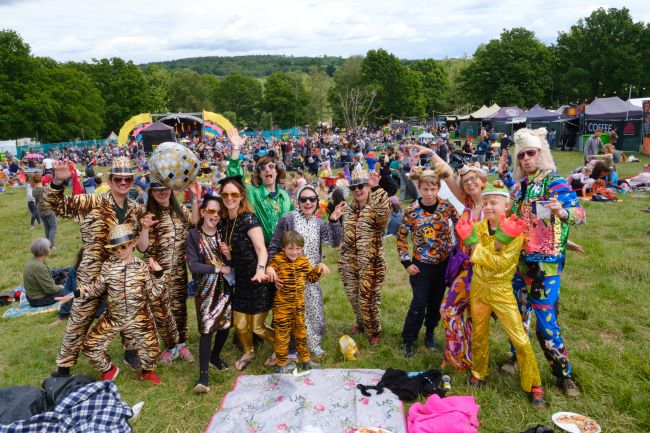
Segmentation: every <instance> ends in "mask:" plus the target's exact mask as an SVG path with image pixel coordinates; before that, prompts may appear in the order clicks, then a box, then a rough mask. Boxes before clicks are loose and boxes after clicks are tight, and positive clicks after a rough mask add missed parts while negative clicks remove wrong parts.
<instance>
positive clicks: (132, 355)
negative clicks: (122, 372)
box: [124, 350, 142, 370]
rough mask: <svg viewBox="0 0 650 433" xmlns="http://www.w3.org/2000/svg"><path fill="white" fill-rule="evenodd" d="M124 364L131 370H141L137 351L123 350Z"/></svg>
mask: <svg viewBox="0 0 650 433" xmlns="http://www.w3.org/2000/svg"><path fill="white" fill-rule="evenodd" d="M124 363H125V364H126V365H127V367H129V368H130V369H131V370H138V369H140V368H142V363H141V362H140V358H138V351H137V350H125V351H124Z"/></svg>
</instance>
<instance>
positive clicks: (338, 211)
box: [330, 201, 346, 221]
mask: <svg viewBox="0 0 650 433" xmlns="http://www.w3.org/2000/svg"><path fill="white" fill-rule="evenodd" d="M345 206H346V203H345V202H344V201H342V202H341V203H339V204H337V205H336V207H335V208H334V210H333V211H332V213H331V214H330V219H331V220H334V221H338V220H339V219H340V218H341V216H343V213H344V212H345Z"/></svg>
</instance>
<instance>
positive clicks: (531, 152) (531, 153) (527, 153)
mask: <svg viewBox="0 0 650 433" xmlns="http://www.w3.org/2000/svg"><path fill="white" fill-rule="evenodd" d="M535 155H537V149H528V150H524V151H523V152H519V153H518V154H517V159H524V157H525V156H528V157H529V158H532V157H533V156H535Z"/></svg>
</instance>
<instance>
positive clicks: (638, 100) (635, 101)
mask: <svg viewBox="0 0 650 433" xmlns="http://www.w3.org/2000/svg"><path fill="white" fill-rule="evenodd" d="M645 99H650V96H646V97H645V98H632V99H628V100H627V102H629V103H630V104H632V105H636V106H637V107H643V101H644V100H645Z"/></svg>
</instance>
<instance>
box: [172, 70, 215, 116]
mask: <svg viewBox="0 0 650 433" xmlns="http://www.w3.org/2000/svg"><path fill="white" fill-rule="evenodd" d="M216 80H217V79H216V77H211V76H208V75H199V74H198V73H196V72H194V71H192V70H190V69H181V70H178V71H174V72H172V77H171V82H170V84H169V97H170V108H171V110H172V111H174V112H176V111H179V112H180V111H185V112H196V111H201V110H208V111H212V110H213V109H214V107H213V103H212V101H213V100H214V91H215V87H216V86H217V81H216Z"/></svg>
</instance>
